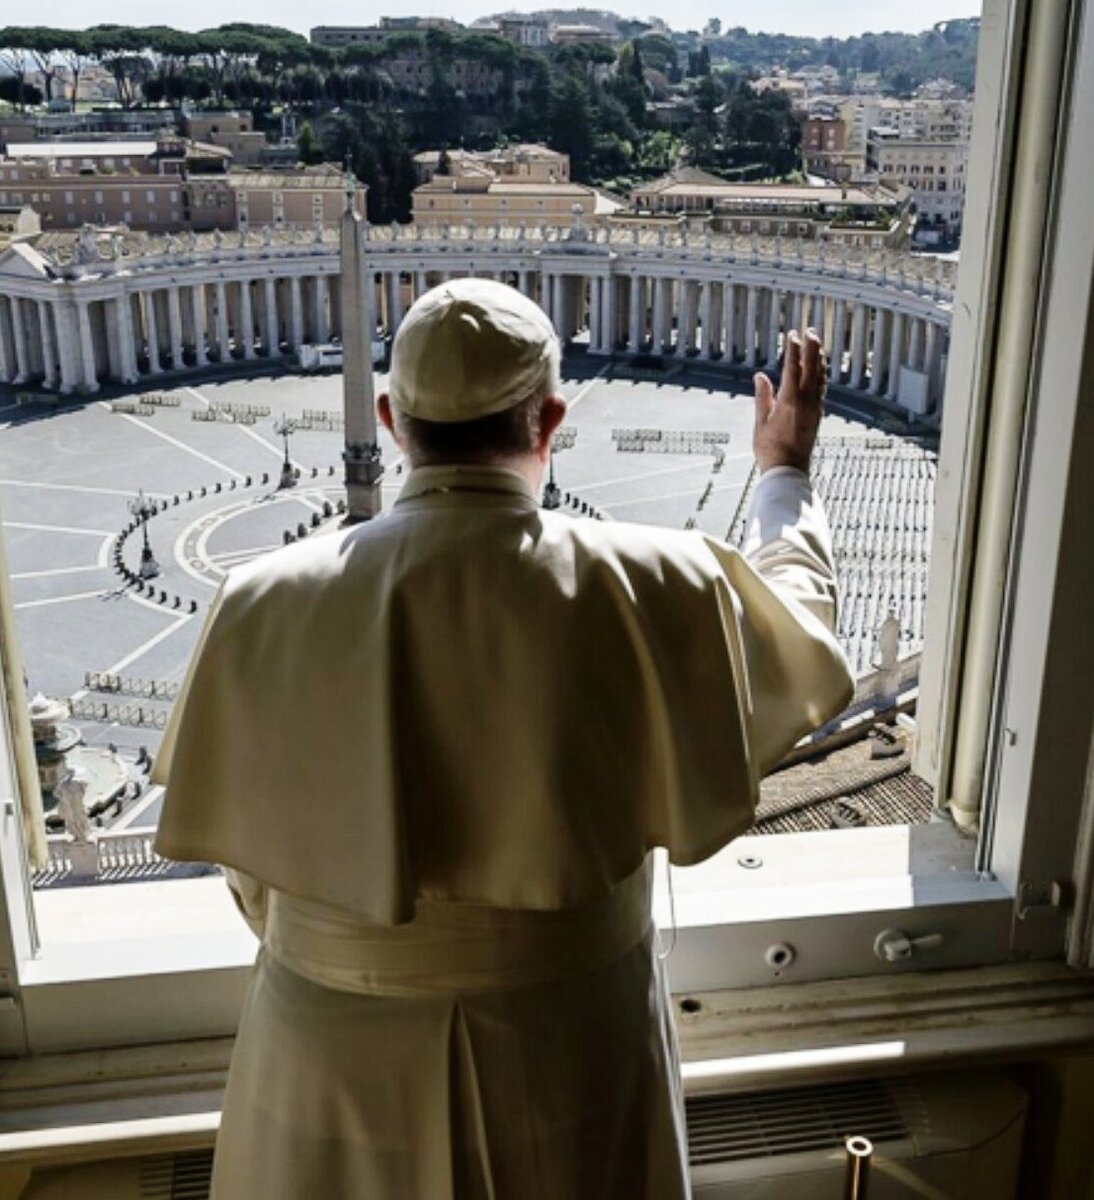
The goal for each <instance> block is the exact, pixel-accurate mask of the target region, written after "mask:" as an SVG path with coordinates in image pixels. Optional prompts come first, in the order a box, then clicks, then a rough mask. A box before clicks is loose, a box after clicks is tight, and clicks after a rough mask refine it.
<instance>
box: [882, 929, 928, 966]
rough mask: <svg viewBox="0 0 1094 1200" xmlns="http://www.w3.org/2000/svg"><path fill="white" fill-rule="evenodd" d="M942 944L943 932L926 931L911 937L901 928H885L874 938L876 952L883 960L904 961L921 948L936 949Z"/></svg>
mask: <svg viewBox="0 0 1094 1200" xmlns="http://www.w3.org/2000/svg"><path fill="white" fill-rule="evenodd" d="M941 945H942V934H940V933H926V934H924V935H923V936H922V937H911V936H910V935H909V934H907V933H904V932H903V931H902V930H900V929H883V930H882V931H881V932H880V933H879V934H878V935H877V937H876V938H874V954H875V955H876V956H877V957H878V958H880V959H881V961H882V962H903V961H904V959H907V958H911V957H912V956H913V955H914V954H915V953H916V952H917V951H919V950H934V949H936V948H937V947H939V946H941Z"/></svg>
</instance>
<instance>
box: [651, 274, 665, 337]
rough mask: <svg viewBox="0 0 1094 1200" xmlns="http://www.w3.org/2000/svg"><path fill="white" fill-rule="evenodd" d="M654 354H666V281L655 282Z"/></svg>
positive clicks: (655, 280)
mask: <svg viewBox="0 0 1094 1200" xmlns="http://www.w3.org/2000/svg"><path fill="white" fill-rule="evenodd" d="M651 349H652V350H653V353H654V354H663V353H664V352H665V281H664V280H663V279H654V280H653V345H652V347H651Z"/></svg>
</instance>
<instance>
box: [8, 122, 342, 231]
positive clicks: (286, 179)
mask: <svg viewBox="0 0 1094 1200" xmlns="http://www.w3.org/2000/svg"><path fill="white" fill-rule="evenodd" d="M157 145H158V146H160V147H162V146H163V142H162V139H161V142H160V143H155V142H153V143H129V142H122V143H116V144H114V145H111V144H110V143H90V144H89V146H84V145H82V144H79V143H76V144H71V145H69V144H63V143H56V144H52V145H50V146H47V147H45V149H47V150H49V151H51V152H52V153H50V154H47V155H42V156H31V155H30V154H23V153H20V154H18V155H17V156H16V157H15V158H12V159H0V211H2V210H4V209H8V210H18V209H20V208H22V207H23V206H29V207H30V208H31V209H33V210H34V212H36V213H37V214H38V215H39V217H40V218H41V222H42V227H43V228H44V229H46V230H50V229H76V228H79V227H81V226H83V225H106V226H123V225H124V226H126V227H128V228H130V229H143V230H148V231H149V232H152V233H175V232H180V231H183V230H196V231H200V230H213V229H220V230H228V229H237V228H245V227H247V226H254V227H257V226H261V225H273V226H282V225H291V226H303V227H307V228H312V227H314V226H315V225H316V224H318V223H320V222H322V223H327V224H330V223H333V222H335V221H336V220H337V219H338V217H339V215H340V214H341V212H342V209H343V207H344V204H345V189H344V183H343V176H342V173H341V172H340V171H339V170H338V169H337V168H335V167H333V166H319V167H309V168H306V169H301V170H298V171H246V170H242V171H229V170H228V165H229V164H230V162H231V155H230V153H229V152H228V151H227V150H226V149H224V148H222V147H215V146H202V145H200V144H199V145H198V146H197V147H196V149H197V153H196V154H192V153H189V152H188V153H186V154H185V155H184V156H183V157H181V158H178V157H176V158H169V159H167V158H161V157H158V156H157ZM89 148H94V149H95V150H97V151H101V153H97V154H95V155H92V156H87V155H85V153H84V152H85V150H87V149H89ZM34 149H36V150H37V149H42V147H39V146H35V147H34ZM193 149H194V147H193V146H192V145H191V146H189V147H188V151H189V150H193ZM217 163H221V164H223V165H222V167H221V169H219V170H213V169H211V168H212V167H213V166H214V165H215V164H217ZM199 167H205V168H206V169H204V170H199V169H198V168H199Z"/></svg>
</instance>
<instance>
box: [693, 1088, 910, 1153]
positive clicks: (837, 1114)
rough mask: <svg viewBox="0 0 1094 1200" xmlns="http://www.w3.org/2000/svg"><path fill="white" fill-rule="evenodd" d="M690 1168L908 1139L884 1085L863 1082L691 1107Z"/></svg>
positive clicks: (700, 1101)
mask: <svg viewBox="0 0 1094 1200" xmlns="http://www.w3.org/2000/svg"><path fill="white" fill-rule="evenodd" d="M687 1124H688V1157H689V1158H690V1160H691V1164H692V1166H702V1165H704V1164H708V1163H725V1162H736V1161H738V1160H740V1159H744V1158H774V1157H777V1156H779V1155H783V1154H800V1153H804V1152H806V1151H810V1150H830V1149H833V1148H837V1147H841V1146H842V1145H843V1143H844V1141H845V1140H846V1139H847V1138H849V1137H855V1136H861V1137H867V1138H869V1139H870V1141H871V1142H873V1143H874V1144H875V1145H876V1144H877V1143H879V1142H887V1141H889V1142H891V1141H898V1140H900V1139H902V1138H906V1137H907V1136H908V1129H907V1126H906V1125H905V1124H904V1119H903V1117H902V1116H901V1114H900V1111H899V1109H898V1108H897V1106H896V1105H895V1104H894V1103H893V1099H892V1097H891V1096H890V1094H889V1091H888V1089H887V1088H886V1086H885V1084H884V1083H880V1082H878V1081H877V1080H872V1079H871V1080H863V1081H861V1082H855V1083H837V1084H826V1085H823V1086H819V1087H811V1088H793V1089H788V1090H786V1091H776V1092H762V1093H752V1094H746V1095H728V1096H695V1097H692V1098H691V1099H689V1100H688V1101H687Z"/></svg>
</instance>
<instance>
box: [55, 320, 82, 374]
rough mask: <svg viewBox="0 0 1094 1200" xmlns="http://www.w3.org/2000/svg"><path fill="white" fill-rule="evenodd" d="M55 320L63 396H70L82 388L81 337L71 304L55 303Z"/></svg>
mask: <svg viewBox="0 0 1094 1200" xmlns="http://www.w3.org/2000/svg"><path fill="white" fill-rule="evenodd" d="M53 320H54V325H55V326H56V329H57V353H58V357H59V358H60V360H61V394H62V395H63V396H67V395H69V393H71V392H74V391H75V390H76V388H78V387H79V386H80V378H81V375H80V335H79V332H78V330H77V328H76V322H75V312H74V310H73V308H72V305H71V304H65V303H63V302H61V301H55V302H54V304H53Z"/></svg>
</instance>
